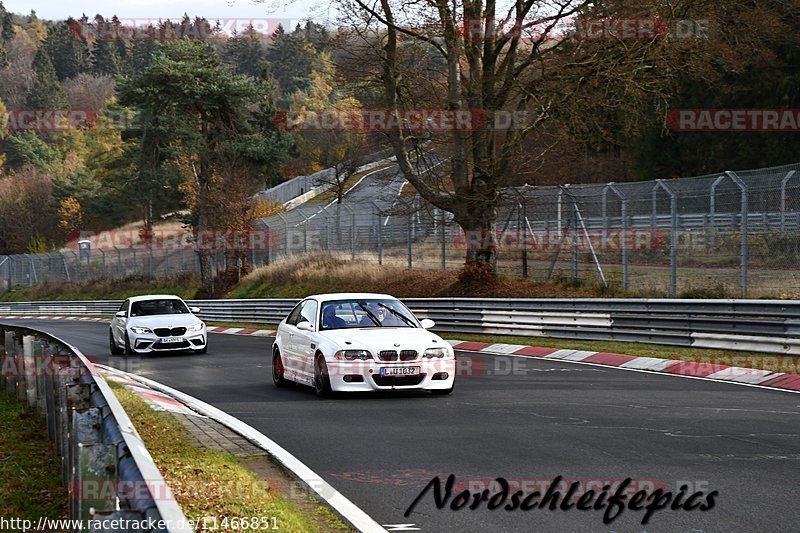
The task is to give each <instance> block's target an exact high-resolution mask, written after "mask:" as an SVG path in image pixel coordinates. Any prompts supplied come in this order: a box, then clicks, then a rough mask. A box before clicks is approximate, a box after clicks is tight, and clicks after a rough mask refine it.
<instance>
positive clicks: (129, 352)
mask: <svg viewBox="0 0 800 533" xmlns="http://www.w3.org/2000/svg"><path fill="white" fill-rule="evenodd" d="M133 354H134V352H133V348H131V340H130V339H129V338H128V332H125V356H126V357H127V356H129V355H133Z"/></svg>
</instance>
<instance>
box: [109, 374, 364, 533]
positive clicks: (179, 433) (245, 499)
mask: <svg viewBox="0 0 800 533" xmlns="http://www.w3.org/2000/svg"><path fill="white" fill-rule="evenodd" d="M110 385H111V387H112V388H113V389H114V393H115V394H116V395H117V398H119V401H120V403H121V404H122V406H123V407H124V408H125V411H126V412H127V413H128V415H129V416H130V418H131V420H132V421H133V423H134V426H136V429H137V431H138V432H139V434H140V435H141V437H142V439H143V440H144V442H145V446H146V447H147V449H148V451H149V452H150V454H151V455H152V457H153V460H154V461H155V463H156V465H157V466H158V469H159V470H160V471H161V474H162V475H163V476H164V479H165V480H166V482H167V484H168V485H169V487H170V489H171V490H172V492H173V493H174V494H175V498H176V499H177V501H178V503H179V504H180V506H181V508H182V509H183V511H184V513H185V514H186V516H187V518H189V519H193V520H202V519H203V517H206V516H214V517H218V518H220V519H221V518H222V517H228V518H229V519H234V518H237V519H245V518H248V519H252V518H253V517H258V518H264V517H266V518H270V520H271V517H276V521H277V526H278V528H279V529H280V530H281V531H288V532H300V533H305V532H315V531H319V532H327V531H350V528H348V527H347V526H346V525H345V524H343V523H342V522H341V521H340V520H339V519H338V518H337V517H335V516H334V515H333V514H332V513H331V512H330V511H328V510H327V509H326V508H324V507H323V506H321V505H318V504H317V505H315V506H313V509H312V512H308V509H309V507H308V506H303V507H305V509H303V510H301V509H299V508H298V507H299V506H298V505H297V503H296V502H294V501H291V500H290V499H289V498H287V497H284V496H282V495H281V494H280V489H279V488H277V487H274V486H272V485H270V484H269V483H268V482H266V481H265V480H264V479H262V478H260V477H259V476H257V475H256V474H254V473H253V472H251V471H250V470H248V469H247V468H246V467H245V466H243V464H242V463H241V462H240V460H239V459H238V458H236V457H234V456H233V455H230V454H227V453H223V452H218V451H214V450H209V449H205V448H197V447H195V446H193V445H192V444H191V443H190V441H189V439H188V437H187V434H186V429H185V428H184V427H183V425H182V424H181V423H180V422H179V421H178V420H177V419H176V418H175V417H174V416H173V415H171V414H169V413H163V412H157V411H154V410H153V409H152V408H150V406H149V405H147V403H145V402H144V400H142V399H141V398H139V397H138V396H136V395H135V394H133V393H132V392H130V391H128V390H127V389H125V388H124V387H122V386H121V385H119V384H115V383H110ZM270 523H271V522H270Z"/></svg>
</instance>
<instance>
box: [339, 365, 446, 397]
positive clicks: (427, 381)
mask: <svg viewBox="0 0 800 533" xmlns="http://www.w3.org/2000/svg"><path fill="white" fill-rule="evenodd" d="M327 365H328V375H329V378H330V382H331V389H332V390H334V391H338V392H359V391H381V390H442V389H450V388H452V386H453V382H454V381H455V375H456V361H455V359H452V358H441V359H439V358H433V359H423V360H420V361H414V362H403V363H381V362H377V361H352V362H351V361H328V362H327ZM414 367H419V374H417V375H400V376H382V375H381V368H414Z"/></svg>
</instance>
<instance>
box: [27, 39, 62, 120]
mask: <svg viewBox="0 0 800 533" xmlns="http://www.w3.org/2000/svg"><path fill="white" fill-rule="evenodd" d="M33 71H34V73H35V77H34V79H33V84H32V85H31V88H30V90H29V91H28V99H27V102H26V103H27V105H28V107H31V108H33V109H64V108H65V107H66V105H67V96H66V94H65V93H64V89H62V88H61V84H60V83H59V81H58V76H57V75H56V70H55V67H54V66H53V62H52V61H51V60H50V55H49V54H48V53H47V51H46V50H45V48H44V47H43V46H42V47H40V48H39V50H37V52H36V55H35V56H34V58H33Z"/></svg>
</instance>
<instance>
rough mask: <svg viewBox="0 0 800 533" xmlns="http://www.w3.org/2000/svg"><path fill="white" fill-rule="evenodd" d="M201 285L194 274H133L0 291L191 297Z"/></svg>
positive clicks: (15, 297) (19, 298) (31, 295)
mask: <svg viewBox="0 0 800 533" xmlns="http://www.w3.org/2000/svg"><path fill="white" fill-rule="evenodd" d="M199 288H200V282H199V281H198V280H197V278H195V277H194V276H176V277H173V278H160V279H150V278H147V277H143V276H132V277H128V278H122V279H105V280H94V281H81V282H75V283H41V284H38V285H34V286H33V287H16V288H14V290H11V291H5V292H2V293H0V301H4V302H31V301H40V300H56V301H58V300H124V299H126V298H129V297H131V296H136V295H139V294H176V295H178V296H180V297H181V298H184V299H187V300H191V299H193V298H194V297H195V294H197V291H198V290H199Z"/></svg>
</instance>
